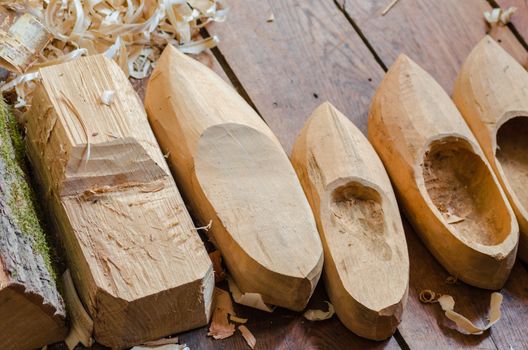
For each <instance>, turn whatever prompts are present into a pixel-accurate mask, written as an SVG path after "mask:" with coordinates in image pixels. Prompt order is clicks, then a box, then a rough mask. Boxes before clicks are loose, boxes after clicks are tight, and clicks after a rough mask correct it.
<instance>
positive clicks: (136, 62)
mask: <svg viewBox="0 0 528 350" xmlns="http://www.w3.org/2000/svg"><path fill="white" fill-rule="evenodd" d="M0 9H2V10H3V11H4V12H5V11H9V12H10V13H11V14H13V16H14V17H16V18H20V21H21V22H20V24H19V27H20V26H22V27H23V28H22V29H23V30H19V31H18V32H17V33H19V34H20V35H18V36H17V37H16V38H18V39H17V40H18V41H17V42H15V43H14V44H11V46H12V47H15V48H18V51H17V53H19V54H17V55H11V57H15V58H20V59H23V61H20V62H19V61H16V62H11V63H10V69H11V70H12V72H13V74H12V76H11V81H12V80H16V82H15V83H11V84H10V85H8V86H3V87H2V89H3V90H2V91H6V90H12V89H13V88H14V87H17V89H16V93H17V95H18V97H19V102H18V103H17V106H18V107H24V106H26V104H29V100H30V97H31V93H32V91H33V89H34V84H29V82H30V81H31V80H34V79H35V78H36V77H35V76H31V78H32V79H29V78H21V76H24V74H28V73H32V72H36V71H37V70H38V69H39V68H41V67H44V66H47V65H52V64H57V63H61V62H66V61H69V60H72V59H75V58H76V57H79V56H81V55H95V54H104V55H105V56H106V57H108V58H110V59H113V60H115V61H116V62H117V63H118V65H119V66H120V67H121V68H122V69H123V71H124V72H125V73H126V74H127V75H129V76H131V77H134V78H136V79H142V78H145V77H147V76H148V74H149V73H150V71H151V70H152V67H153V66H154V64H155V62H156V61H157V60H158V58H159V56H160V54H161V52H162V50H163V48H164V47H165V46H166V45H168V44H171V45H174V46H175V47H177V48H179V49H180V50H181V51H183V52H185V53H191V54H197V53H200V52H202V51H203V50H205V49H207V48H211V47H214V46H215V45H216V44H217V43H218V40H219V39H218V37H216V36H214V37H211V38H205V39H204V38H201V36H200V33H199V31H200V28H202V27H204V26H205V25H207V24H208V23H211V22H223V21H225V19H226V16H227V13H228V8H227V5H226V3H225V0H104V1H103V0H69V1H68V0H45V1H42V0H25V1H11V2H8V1H6V2H3V3H2V5H0ZM9 24H11V23H10V22H9ZM0 26H1V23H0ZM12 27H13V26H11V28H12ZM11 28H8V29H11ZM0 29H1V28H0ZM15 29H16V28H15ZM29 29H31V30H29ZM4 32H8V30H5V31H4ZM37 39H38V40H37ZM13 40H14V39H13ZM3 42H4V46H6V45H7V44H5V43H6V42H7V41H6V40H3ZM9 43H11V41H9ZM1 54H2V46H1V44H0V56H1ZM24 57H28V58H24ZM17 79H18V80H17ZM8 84H9V83H8Z"/></svg>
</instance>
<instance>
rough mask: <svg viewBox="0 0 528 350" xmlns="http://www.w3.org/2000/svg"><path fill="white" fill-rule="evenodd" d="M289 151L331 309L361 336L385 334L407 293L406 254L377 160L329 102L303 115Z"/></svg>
mask: <svg viewBox="0 0 528 350" xmlns="http://www.w3.org/2000/svg"><path fill="white" fill-rule="evenodd" d="M291 158H292V163H293V166H294V168H295V170H296V171H297V174H298V175H299V178H300V180H301V184H302V185H303V187H304V191H305V193H306V195H307V197H308V200H309V202H310V204H311V206H312V209H313V211H314V214H315V218H316V221H317V225H318V228H319V234H320V235H321V239H322V241H323V250H324V254H325V264H324V277H325V284H326V289H327V291H328V295H329V296H330V300H331V302H332V303H333V305H334V307H335V310H336V313H337V316H338V317H339V319H340V320H341V321H342V322H343V323H344V324H345V326H346V327H347V328H349V329H350V330H351V331H353V332H354V333H356V334H358V335H360V336H362V337H365V338H369V339H374V340H382V339H386V338H388V337H390V336H391V335H392V334H393V333H394V332H395V331H396V327H397V326H398V324H399V323H400V320H401V316H402V312H403V308H404V306H405V303H406V300H407V290H408V284H409V257H408V254H407V245H406V242H405V235H404V232H403V227H402V223H401V218H400V214H399V211H398V205H397V203H396V199H395V197H394V193H393V190H392V187H391V184H390V180H389V178H388V176H387V173H386V172H385V169H384V168H383V164H382V163H381V161H380V159H379V158H378V156H377V154H376V152H375V151H374V149H373V148H372V146H371V145H370V144H369V142H368V140H367V139H366V138H365V136H363V134H361V132H360V131H359V130H358V129H357V128H356V127H355V126H354V124H352V122H351V121H349V120H348V119H347V118H346V117H345V116H344V115H343V114H341V113H340V112H339V111H338V110H337V109H335V108H334V107H333V106H332V105H331V104H330V103H324V104H322V105H321V106H320V107H319V108H317V109H316V110H315V111H314V113H313V114H312V116H311V117H310V119H309V120H308V121H307V122H306V124H305V126H304V128H303V129H302V131H301V133H300V135H299V137H298V138H297V141H296V143H295V145H294V148H293V152H292V157H291Z"/></svg>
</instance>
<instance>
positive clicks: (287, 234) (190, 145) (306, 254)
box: [145, 45, 323, 310]
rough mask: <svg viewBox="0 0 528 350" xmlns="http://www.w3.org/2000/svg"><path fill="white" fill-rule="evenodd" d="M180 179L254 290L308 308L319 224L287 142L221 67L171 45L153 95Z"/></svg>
mask: <svg viewBox="0 0 528 350" xmlns="http://www.w3.org/2000/svg"><path fill="white" fill-rule="evenodd" d="M145 104H146V108H147V113H148V116H149V120H150V123H151V125H152V127H153V129H154V132H155V134H156V136H157V138H158V141H159V142H160V145H161V147H162V149H163V150H164V152H165V153H166V154H167V155H168V161H169V163H170V165H171V167H172V170H173V173H174V175H175V177H176V179H177V182H178V184H179V186H180V188H181V189H182V191H183V193H184V195H185V196H186V197H187V199H188V200H189V204H190V205H191V207H192V208H193V209H194V212H195V213H196V214H197V216H198V218H199V219H200V220H201V221H202V222H203V223H208V222H209V221H210V220H211V221H212V227H211V229H210V233H211V236H212V239H213V240H214V242H215V243H216V245H217V246H218V248H219V249H220V251H221V252H222V255H223V257H224V261H225V263H226V265H227V267H228V270H229V272H230V273H231V275H232V277H233V279H234V281H235V282H236V284H237V285H238V287H239V288H240V290H241V291H242V292H244V293H246V292H251V293H258V294H260V295H261V297H262V300H263V301H264V302H266V303H269V304H273V305H278V306H282V307H285V308H289V309H292V310H302V309H303V308H304V307H305V305H306V304H307V302H308V300H309V298H310V296H311V295H312V292H313V290H314V288H315V285H316V284H317V281H318V280H319V277H320V275H321V270H322V265H323V251H322V246H321V241H320V239H319V236H318V234H317V228H316V225H315V220H314V218H313V214H312V212H311V209H310V206H309V204H308V201H307V200H306V197H305V195H304V193H303V191H302V188H301V185H300V183H299V180H298V179H297V176H296V174H295V171H294V170H293V167H292V165H291V163H290V161H289V159H288V157H287V156H286V154H285V152H284V150H283V149H282V147H281V145H280V144H279V141H278V140H277V138H276V137H275V136H274V135H273V133H272V132H271V130H270V129H269V128H268V126H267V125H266V124H265V123H264V121H263V120H262V119H261V118H260V117H259V116H258V115H257V114H256V112H255V111H254V110H253V109H252V108H251V107H250V106H249V105H248V104H247V103H246V102H245V101H244V99H242V97H240V96H239V95H238V94H237V93H236V91H235V90H234V89H233V88H232V87H231V86H230V85H228V84H227V83H226V82H224V81H223V80H222V79H221V78H220V77H219V76H217V75H216V74H215V73H214V72H213V71H211V70H210V69H209V68H207V67H206V66H204V65H203V64H201V63H199V62H197V61H195V60H194V59H192V58H190V57H187V56H185V55H184V54H182V53H180V52H179V51H178V50H177V49H175V48H174V47H172V46H170V45H169V46H168V47H167V48H166V49H165V51H164V52H163V54H162V55H161V58H160V60H159V61H158V63H157V66H156V69H155V70H154V72H153V73H152V76H151V78H150V81H149V84H148V87H147V94H146V99H145Z"/></svg>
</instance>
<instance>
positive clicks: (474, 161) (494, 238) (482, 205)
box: [423, 138, 510, 245]
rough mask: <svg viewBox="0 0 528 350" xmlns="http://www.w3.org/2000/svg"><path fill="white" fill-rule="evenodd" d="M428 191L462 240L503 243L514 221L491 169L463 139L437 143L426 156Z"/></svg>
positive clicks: (493, 243)
mask: <svg viewBox="0 0 528 350" xmlns="http://www.w3.org/2000/svg"><path fill="white" fill-rule="evenodd" d="M423 176H424V181H425V187H426V189H427V192H428V194H429V197H430V198H431V200H432V201H433V203H434V205H435V206H436V207H437V208H438V210H439V211H440V212H441V213H442V215H443V216H444V218H445V219H446V221H447V222H448V223H449V224H450V225H451V226H452V228H454V229H455V230H456V231H457V232H458V234H459V235H460V237H461V238H464V239H466V240H467V241H470V242H477V243H480V244H483V245H496V244H499V243H501V242H502V241H503V240H504V239H505V238H506V237H507V235H508V233H509V231H510V217H509V213H508V210H507V208H506V205H505V204H504V201H503V198H502V196H501V195H500V192H499V190H498V188H497V185H496V183H495V181H493V177H492V176H491V173H490V170H489V168H488V167H487V166H486V165H485V164H484V162H482V160H481V159H480V157H479V156H477V155H476V154H474V153H473V152H472V150H471V148H470V146H469V144H468V143H467V142H465V141H463V140H460V139H455V138H453V139H444V140H442V141H438V142H436V143H433V144H432V145H431V147H430V149H429V151H428V152H426V154H425V156H424V163H423Z"/></svg>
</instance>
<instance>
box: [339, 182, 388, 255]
mask: <svg viewBox="0 0 528 350" xmlns="http://www.w3.org/2000/svg"><path fill="white" fill-rule="evenodd" d="M330 210H331V212H332V215H333V216H334V218H333V219H334V220H333V222H334V224H335V225H336V228H337V230H338V232H339V233H340V234H342V235H343V237H342V240H340V241H341V242H342V244H344V245H347V246H349V247H354V249H357V248H358V246H359V247H362V248H364V251H365V252H368V253H369V254H372V256H376V257H378V258H380V259H381V260H389V259H390V258H391V255H392V252H391V249H390V247H389V246H388V245H387V243H386V237H385V229H386V228H385V219H384V215H383V209H382V201H381V197H380V195H379V194H378V193H377V192H376V191H375V190H373V189H372V188H369V187H365V186H363V185H361V184H359V183H356V182H351V183H348V184H346V185H344V186H341V187H338V188H337V189H335V190H334V192H333V194H332V201H331V204H330ZM361 250H362V249H358V251H361Z"/></svg>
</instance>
